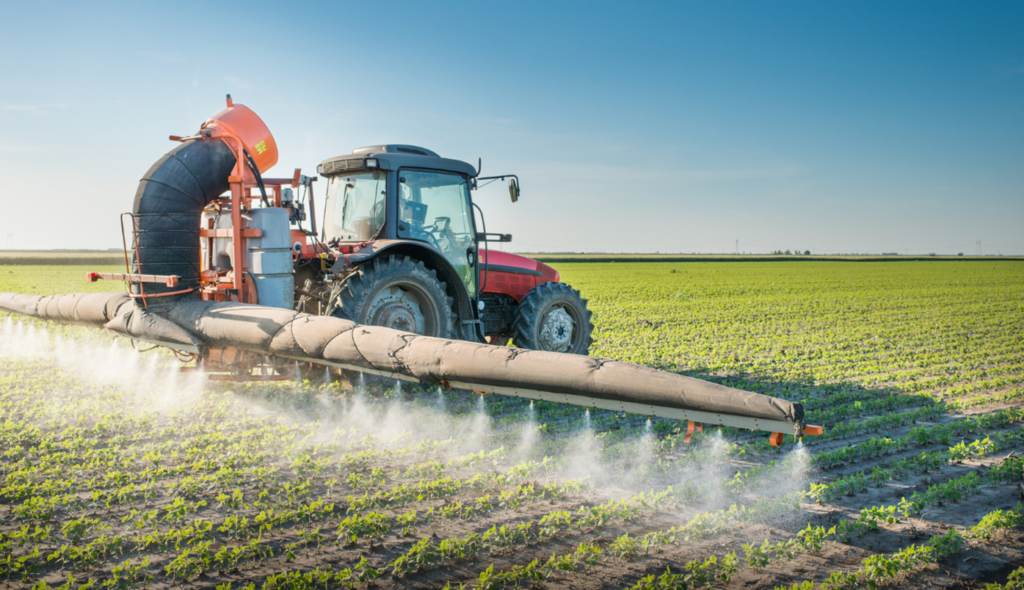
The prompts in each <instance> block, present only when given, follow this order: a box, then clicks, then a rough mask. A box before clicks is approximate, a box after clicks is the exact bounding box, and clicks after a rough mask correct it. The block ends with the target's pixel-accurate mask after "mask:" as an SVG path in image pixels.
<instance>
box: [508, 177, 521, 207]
mask: <svg viewBox="0 0 1024 590" xmlns="http://www.w3.org/2000/svg"><path fill="white" fill-rule="evenodd" d="M508 196H510V197H512V202H513V203H515V202H516V201H518V200H519V185H518V184H516V181H515V179H514V178H513V179H512V180H510V181H508Z"/></svg>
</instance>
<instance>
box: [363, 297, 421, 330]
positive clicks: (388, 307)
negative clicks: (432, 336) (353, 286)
mask: <svg viewBox="0 0 1024 590" xmlns="http://www.w3.org/2000/svg"><path fill="white" fill-rule="evenodd" d="M366 323H367V324H370V325H371V326H383V327H385V328H393V329H395V330H401V331H403V332H412V333H414V334H424V333H425V332H426V328H427V321H426V318H425V317H424V316H423V310H422V309H421V307H420V301H419V298H418V297H416V295H414V294H413V293H410V292H409V291H406V290H404V289H402V288H401V287H389V288H387V289H384V290H383V291H381V292H380V293H378V294H377V296H376V297H374V298H373V302H372V303H370V309H369V310H368V311H367V314H366Z"/></svg>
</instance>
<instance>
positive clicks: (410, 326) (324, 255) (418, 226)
mask: <svg viewBox="0 0 1024 590" xmlns="http://www.w3.org/2000/svg"><path fill="white" fill-rule="evenodd" d="M317 171H318V172H319V173H320V175H322V176H323V177H325V178H326V179H327V200H326V203H325V204H324V207H323V219H322V223H321V227H320V231H319V232H317V228H316V219H315V217H316V216H315V213H314V204H313V202H312V199H311V198H309V199H308V201H309V202H308V207H309V212H310V222H311V230H309V231H307V230H304V229H302V221H304V220H305V218H306V215H305V205H306V203H301V204H300V203H296V202H294V200H293V199H292V196H291V194H290V193H291V191H290V190H289V189H284V195H283V196H284V198H283V199H282V205H283V206H284V207H286V208H289V209H290V211H291V219H292V221H293V223H296V224H298V229H295V228H293V229H292V230H291V231H292V242H293V244H292V249H293V251H294V254H295V287H296V289H295V291H296V298H295V305H296V309H297V310H299V311H304V312H306V313H311V314H316V315H333V316H337V317H342V318H346V319H350V320H352V321H354V322H356V323H359V324H369V325H376V326H386V327H389V328H395V329H397V330H403V331H406V332H415V333H417V334H423V335H426V336H435V337H439V338H459V339H464V340H472V341H486V342H489V343H491V344H506V343H507V342H508V341H509V340H510V339H511V340H512V341H513V342H514V343H515V345H516V346H517V347H520V348H530V349H540V350H550V351H556V352H570V353H575V354H584V355H585V354H587V353H588V351H589V348H590V344H591V342H592V341H593V339H592V338H591V332H592V330H593V324H592V323H591V312H590V311H588V310H587V302H586V300H585V299H582V298H581V297H580V294H579V291H577V290H575V289H573V288H571V287H570V286H569V285H566V284H565V283H560V282H559V275H558V272H557V271H556V270H555V269H553V268H551V267H550V266H548V265H546V264H543V263H541V262H538V261H536V260H532V259H530V258H526V257H524V256H518V255H515V254H509V253H506V252H500V251H494V252H491V251H489V249H488V247H487V246H488V243H489V242H510V241H511V240H512V236H511V235H508V234H495V233H487V232H486V225H485V224H484V219H483V212H482V211H481V210H480V208H479V207H478V206H477V205H476V204H474V203H473V199H472V191H473V190H475V189H476V188H477V187H478V186H480V184H479V183H480V182H481V181H496V180H506V179H508V186H509V193H510V195H511V198H512V201H513V202H515V201H516V200H518V197H519V179H518V178H517V177H516V176H515V175H511V174H509V175H504V176H491V177H480V176H479V172H480V171H479V165H478V167H477V168H474V167H473V166H472V165H471V164H467V163H466V162H461V161H459V160H451V159H448V158H442V157H441V156H439V155H437V154H436V153H434V152H432V151H430V150H427V149H424V148H420V147H415V146H410V145H379V146H372V147H365V148H359V149H357V150H354V151H353V152H352V153H351V154H348V155H344V156H338V157H336V158H331V159H329V160H325V161H323V162H322V163H321V164H320V165H319V166H318V167H317ZM314 180H315V179H313V178H309V177H302V178H301V180H300V183H299V184H300V186H303V187H304V188H306V189H307V190H306V194H307V195H310V196H311V195H312V190H311V187H312V182H313V181H314ZM474 207H475V208H476V209H477V211H478V212H479V213H480V216H479V218H480V222H481V225H482V226H483V227H482V229H483V231H479V230H478V228H477V223H476V216H474V215H473V208H474Z"/></svg>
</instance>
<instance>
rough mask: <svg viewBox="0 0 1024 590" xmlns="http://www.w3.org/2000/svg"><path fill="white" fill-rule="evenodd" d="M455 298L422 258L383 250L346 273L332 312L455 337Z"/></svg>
mask: <svg viewBox="0 0 1024 590" xmlns="http://www.w3.org/2000/svg"><path fill="white" fill-rule="evenodd" d="M452 301H453V300H452V298H451V297H449V296H448V293H447V292H446V291H445V284H444V282H442V281H439V280H438V279H437V273H436V272H434V271H433V270H431V269H428V268H427V267H426V266H424V264H423V262H421V261H419V260H414V259H412V258H409V257H408V256H382V257H379V258H375V259H373V260H371V261H370V262H367V263H365V264H363V265H362V266H360V267H359V269H358V270H357V271H356V272H355V274H353V275H350V276H349V277H348V278H347V279H345V283H344V284H343V285H342V287H341V292H340V294H339V295H338V299H337V301H336V304H337V308H336V309H335V311H334V313H333V315H335V316H337V317H341V318H345V319H348V320H352V321H353V322H355V323H357V324H363V325H370V326H385V327H388V328H394V329H396V330H402V331H404V332H414V333H416V334H422V335H424V336H433V337H437V338H451V337H452V334H453V328H452V326H453V325H454V315H455V314H454V312H453V311H452Z"/></svg>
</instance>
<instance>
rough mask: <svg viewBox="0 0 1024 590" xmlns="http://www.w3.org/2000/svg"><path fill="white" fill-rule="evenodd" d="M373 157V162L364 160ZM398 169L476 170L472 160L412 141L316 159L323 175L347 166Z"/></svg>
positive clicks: (346, 169)
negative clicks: (448, 155)
mask: <svg viewBox="0 0 1024 590" xmlns="http://www.w3.org/2000/svg"><path fill="white" fill-rule="evenodd" d="M367 160H376V166H373V165H370V164H372V163H367ZM374 168H379V169H381V170H398V169H399V168H425V169H428V170H444V171H446V172H455V173H457V174H465V175H467V176H476V175H477V170H476V168H474V167H473V166H472V164H467V163H466V162H462V161H460V160H450V159H448V158H442V157H441V156H439V155H437V153H435V152H432V151H430V150H428V149H426V148H421V147H417V146H414V145H400V144H389V145H373V146H368V147H361V148H356V149H354V150H352V153H351V154H347V155H344V156H337V157H334V158H329V159H327V160H324V161H323V162H320V165H319V166H317V167H316V170H317V172H319V173H320V174H321V175H323V176H333V175H335V174H344V173H346V172H349V171H351V170H367V169H374Z"/></svg>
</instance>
